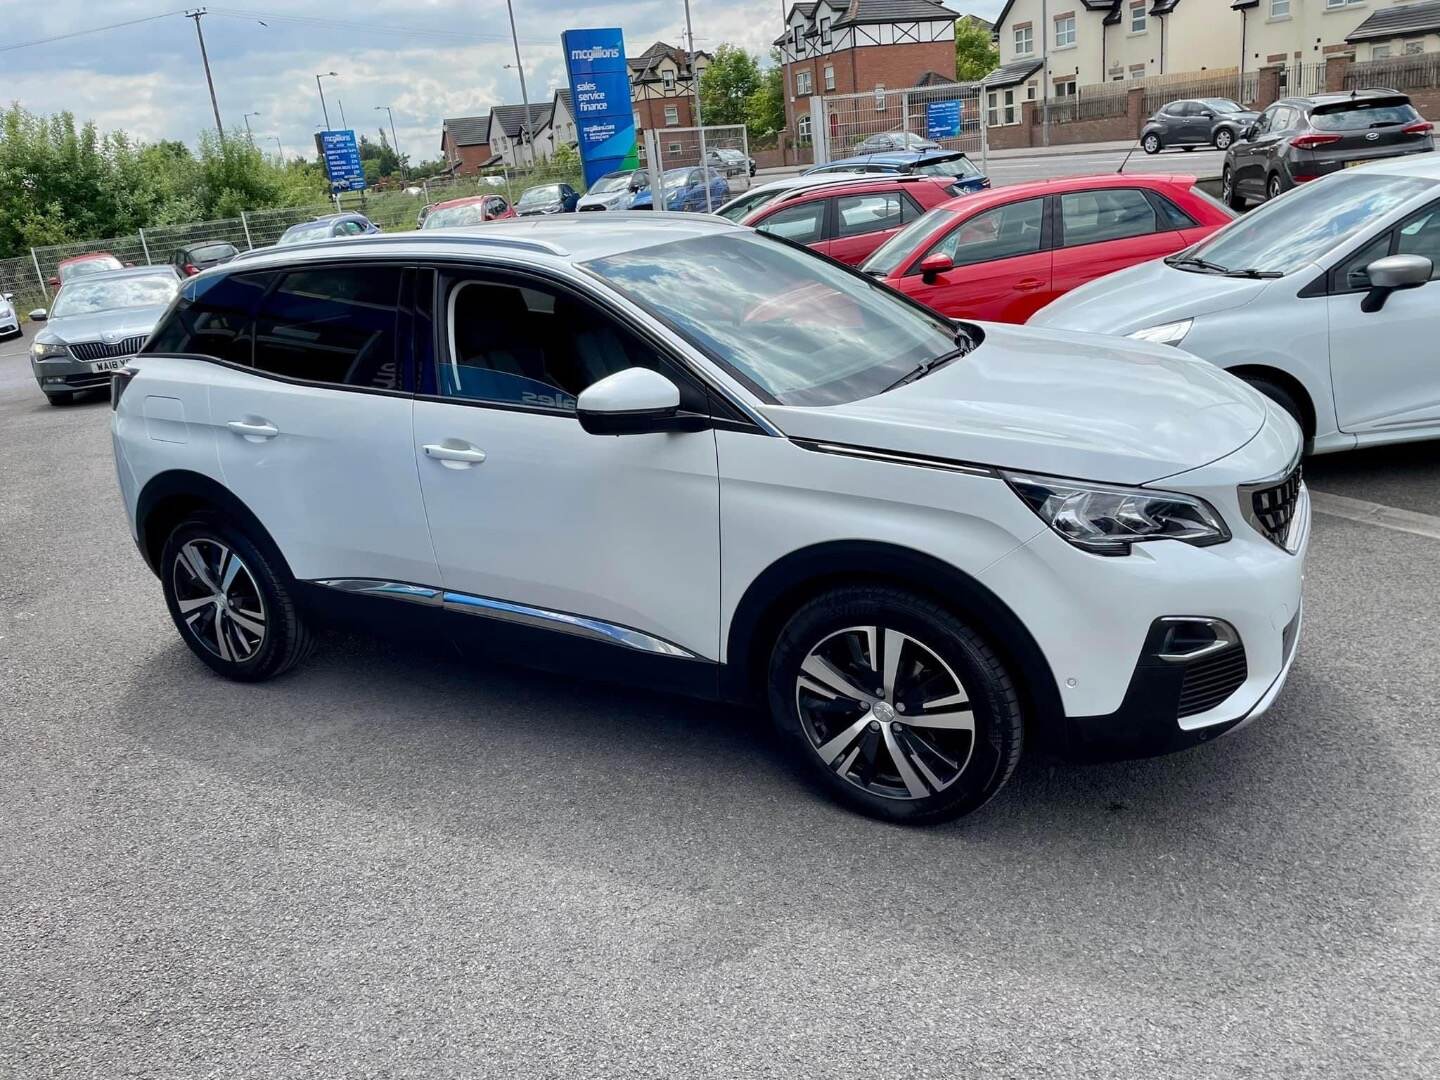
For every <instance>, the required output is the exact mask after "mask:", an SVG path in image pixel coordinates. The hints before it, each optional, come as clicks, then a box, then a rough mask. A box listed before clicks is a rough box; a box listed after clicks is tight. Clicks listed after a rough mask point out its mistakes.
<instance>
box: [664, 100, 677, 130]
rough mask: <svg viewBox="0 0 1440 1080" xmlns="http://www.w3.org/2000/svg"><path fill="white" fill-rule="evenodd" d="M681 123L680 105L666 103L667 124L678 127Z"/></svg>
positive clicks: (667, 125)
mask: <svg viewBox="0 0 1440 1080" xmlns="http://www.w3.org/2000/svg"><path fill="white" fill-rule="evenodd" d="M679 124H680V106H679V105H666V106H665V126H666V127H678V126H679Z"/></svg>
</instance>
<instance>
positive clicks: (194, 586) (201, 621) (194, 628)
mask: <svg viewBox="0 0 1440 1080" xmlns="http://www.w3.org/2000/svg"><path fill="white" fill-rule="evenodd" d="M192 544H193V545H194V547H193V548H192V549H191V551H192V552H199V553H200V554H201V557H202V559H204V560H205V563H206V569H207V571H208V572H209V575H210V577H209V579H208V580H202V577H200V576H197V575H196V574H195V573H194V571H192V570H190V569H188V568H187V566H186V565H185V564H186V562H187V559H186V554H185V553H186V548H187V546H188V545H192ZM217 549H220V550H225V551H228V552H230V553H232V554H233V555H235V556H238V557H239V559H240V560H241V567H240V570H239V571H238V572H235V573H234V574H233V583H232V584H230V585H229V586H228V587H227V588H223V589H221V590H220V591H221V592H222V593H223V594H224V596H225V599H226V604H227V609H226V610H227V611H228V612H230V614H229V615H223V614H222V613H221V611H220V610H219V608H218V607H216V606H215V605H214V604H212V603H208V602H206V601H205V600H203V599H198V600H197V598H199V597H202V596H203V593H204V592H205V590H207V589H209V590H211V591H212V592H213V591H214V590H215V587H216V586H217V585H220V584H223V583H222V582H220V580H219V578H220V571H221V569H222V567H227V566H228V564H227V563H223V562H222V561H221V560H219V559H216V560H215V561H214V562H212V561H211V560H210V554H211V553H213V552H216V550H217ZM242 573H243V574H244V575H245V580H244V581H242V579H241V576H240V575H241V574H242ZM160 582H161V586H162V588H163V589H164V592H165V606H166V607H167V608H169V609H170V617H171V619H173V620H174V622H175V629H176V630H178V631H179V633H180V636H181V637H182V638H183V639H184V640H185V644H186V645H188V646H189V647H190V651H191V652H193V653H194V654H195V655H196V656H198V657H199V658H200V659H201V660H203V661H204V662H205V663H206V664H207V665H208V666H209V667H210V668H211V669H212V670H213V671H215V672H216V673H218V674H220V675H223V676H225V677H226V678H227V679H235V680H236V681H238V682H263V681H264V680H266V679H273V678H274V677H275V676H277V675H279V674H281V673H283V672H285V671H288V670H289V669H290V668H292V667H294V666H295V665H296V664H298V663H299V662H300V661H301V660H303V659H305V657H307V656H308V655H309V654H310V652H311V650H312V649H313V648H314V637H313V636H312V635H311V633H310V629H309V627H308V626H307V625H306V623H305V620H304V618H303V617H302V616H301V614H300V610H299V606H298V605H297V603H296V601H295V595H294V591H293V587H292V584H291V582H290V580H289V577H288V575H287V574H284V573H282V572H281V571H280V570H278V569H277V562H276V560H275V559H274V557H273V556H271V555H268V554H266V553H265V551H264V549H263V548H262V546H261V545H259V544H257V543H256V541H255V540H254V539H253V538H252V537H251V536H249V535H248V534H247V533H246V531H245V530H244V529H242V528H240V527H239V526H238V525H236V524H235V523H234V522H232V521H230V520H229V519H228V518H225V517H222V516H219V515H215V514H198V515H196V516H195V517H192V518H190V519H188V520H186V521H184V522H182V523H181V524H180V525H178V526H177V527H176V528H175V529H174V530H173V531H172V532H171V533H170V535H169V536H168V537H167V538H166V540H165V547H164V550H163V551H162V552H161V555H160ZM197 602H198V604H199V606H198V607H193V608H189V609H187V610H186V611H182V608H181V605H182V604H186V605H194V604H196V603H197ZM257 615H258V620H256V619H255V616H257ZM242 617H243V618H244V619H245V620H248V622H242ZM187 620H193V621H187ZM256 621H258V623H259V624H260V625H262V626H263V632H262V633H261V634H259V635H255V634H253V633H251V632H249V631H247V630H245V626H246V625H247V624H248V625H254V623H255V622H256ZM217 624H220V625H219V628H218V629H217ZM256 637H258V641H252V639H253V638H256ZM247 645H248V646H250V651H249V652H248V654H243V647H244V646H247ZM226 651H228V652H229V654H230V655H229V656H228V657H227V656H226V655H224V652H226Z"/></svg>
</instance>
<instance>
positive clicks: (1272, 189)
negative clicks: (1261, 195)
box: [1265, 173, 1286, 201]
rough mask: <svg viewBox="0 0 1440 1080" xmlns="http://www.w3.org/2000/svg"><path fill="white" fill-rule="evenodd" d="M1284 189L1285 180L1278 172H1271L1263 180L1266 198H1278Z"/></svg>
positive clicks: (1283, 192)
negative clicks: (1268, 176) (1266, 178)
mask: <svg viewBox="0 0 1440 1080" xmlns="http://www.w3.org/2000/svg"><path fill="white" fill-rule="evenodd" d="M1285 190H1286V188H1285V181H1284V180H1283V179H1281V176H1280V174H1279V173H1271V174H1270V178H1269V179H1268V180H1266V181H1265V198H1266V200H1267V201H1268V200H1270V199H1278V198H1279V197H1280V196H1281V195H1284V194H1285Z"/></svg>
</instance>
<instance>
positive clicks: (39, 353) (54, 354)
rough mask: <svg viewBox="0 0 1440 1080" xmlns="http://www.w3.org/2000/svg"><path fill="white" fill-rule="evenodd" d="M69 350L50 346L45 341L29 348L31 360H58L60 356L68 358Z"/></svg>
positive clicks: (61, 346) (53, 345)
mask: <svg viewBox="0 0 1440 1080" xmlns="http://www.w3.org/2000/svg"><path fill="white" fill-rule="evenodd" d="M69 355H70V350H69V349H68V348H66V347H65V346H64V345H57V344H52V343H50V342H47V341H37V342H35V344H33V345H31V346H30V359H31V360H58V359H59V358H60V357H62V356H69Z"/></svg>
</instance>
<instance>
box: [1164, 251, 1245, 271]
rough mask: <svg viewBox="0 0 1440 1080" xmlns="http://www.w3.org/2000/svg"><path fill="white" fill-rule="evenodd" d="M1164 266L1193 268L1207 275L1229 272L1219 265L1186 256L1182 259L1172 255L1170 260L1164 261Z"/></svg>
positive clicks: (1192, 256)
mask: <svg viewBox="0 0 1440 1080" xmlns="http://www.w3.org/2000/svg"><path fill="white" fill-rule="evenodd" d="M1165 265H1166V266H1173V267H1175V268H1176V269H1179V268H1180V267H1182V266H1193V267H1195V269H1197V270H1204V271H1205V272H1206V273H1207V274H1225V273H1229V271H1227V270H1226V269H1225V267H1223V266H1221V265H1220V264H1219V263H1213V262H1206V261H1205V260H1204V259H1197V258H1196V257H1195V256H1194V255H1187V256H1185V257H1183V258H1177V257H1176V256H1174V255H1172V256H1170V258H1168V259H1166V260H1165Z"/></svg>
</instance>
